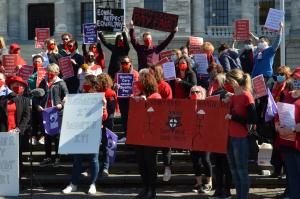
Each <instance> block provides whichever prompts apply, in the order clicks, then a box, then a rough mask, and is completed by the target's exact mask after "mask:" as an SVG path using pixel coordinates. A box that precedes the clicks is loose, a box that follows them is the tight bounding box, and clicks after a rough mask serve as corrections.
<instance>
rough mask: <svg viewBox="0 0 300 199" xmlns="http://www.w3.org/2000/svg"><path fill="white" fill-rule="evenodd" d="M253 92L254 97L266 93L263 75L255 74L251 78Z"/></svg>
mask: <svg viewBox="0 0 300 199" xmlns="http://www.w3.org/2000/svg"><path fill="white" fill-rule="evenodd" d="M252 86H253V93H254V97H255V99H257V98H260V97H263V96H266V95H268V90H267V87H266V84H265V79H264V76H263V75H259V76H256V77H254V78H253V79H252Z"/></svg>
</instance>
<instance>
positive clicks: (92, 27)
mask: <svg viewBox="0 0 300 199" xmlns="http://www.w3.org/2000/svg"><path fill="white" fill-rule="evenodd" d="M83 43H84V44H95V43H97V30H96V24H94V23H86V24H83Z"/></svg>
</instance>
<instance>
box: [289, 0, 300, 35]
mask: <svg viewBox="0 0 300 199" xmlns="http://www.w3.org/2000/svg"><path fill="white" fill-rule="evenodd" d="M299 10H300V2H299V1H291V15H292V16H291V36H297V37H300V20H299V19H300V12H299Z"/></svg>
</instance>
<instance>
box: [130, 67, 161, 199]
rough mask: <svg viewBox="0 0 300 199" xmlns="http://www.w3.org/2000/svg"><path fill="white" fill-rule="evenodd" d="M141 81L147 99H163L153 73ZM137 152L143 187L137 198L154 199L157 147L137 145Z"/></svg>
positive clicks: (146, 75)
mask: <svg viewBox="0 0 300 199" xmlns="http://www.w3.org/2000/svg"><path fill="white" fill-rule="evenodd" d="M140 82H141V85H142V88H143V90H142V92H143V95H144V96H145V97H146V98H147V99H161V95H160V94H159V93H158V86H157V83H156V80H155V78H154V76H153V75H151V74H150V73H145V74H144V75H142V76H141V78H140ZM136 153H137V160H138V165H139V172H140V175H141V178H142V183H143V189H142V191H141V192H140V193H139V194H138V195H137V196H136V197H135V198H136V199H140V198H143V199H153V198H155V197H156V191H155V190H156V180H157V162H156V158H157V148H156V147H151V146H136Z"/></svg>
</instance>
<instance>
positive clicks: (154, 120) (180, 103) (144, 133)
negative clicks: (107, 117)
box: [126, 99, 229, 153]
mask: <svg viewBox="0 0 300 199" xmlns="http://www.w3.org/2000/svg"><path fill="white" fill-rule="evenodd" d="M196 103H197V109H196V110H195V107H196ZM129 104H130V105H129V107H130V109H129V117H128V132H127V140H126V144H134V145H144V146H155V147H171V148H180V149H189V150H193V151H210V152H218V153H226V151H227V137H228V121H226V120H224V117H225V115H226V114H227V113H228V112H229V105H228V104H224V103H222V102H220V101H218V102H215V101H206V100H198V101H197V102H196V100H187V99H173V100H164V99H147V101H145V100H136V99H130V103H129ZM136 115H138V116H139V117H134V116H136Z"/></svg>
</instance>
